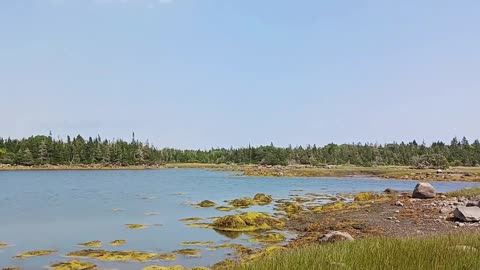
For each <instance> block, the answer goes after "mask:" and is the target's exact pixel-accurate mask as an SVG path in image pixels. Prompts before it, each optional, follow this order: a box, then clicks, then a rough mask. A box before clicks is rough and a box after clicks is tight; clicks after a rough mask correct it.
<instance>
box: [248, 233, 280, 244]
mask: <svg viewBox="0 0 480 270" xmlns="http://www.w3.org/2000/svg"><path fill="white" fill-rule="evenodd" d="M285 239H286V238H285V235H283V234H281V233H276V232H272V233H266V234H261V235H257V236H254V237H253V238H251V239H249V241H250V242H261V243H277V242H283V241H285Z"/></svg>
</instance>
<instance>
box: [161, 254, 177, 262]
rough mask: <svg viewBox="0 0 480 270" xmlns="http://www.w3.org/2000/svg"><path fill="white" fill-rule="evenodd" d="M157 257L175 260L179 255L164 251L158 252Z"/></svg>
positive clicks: (162, 259) (163, 259) (164, 259)
mask: <svg viewBox="0 0 480 270" xmlns="http://www.w3.org/2000/svg"><path fill="white" fill-rule="evenodd" d="M157 258H158V259H159V260H161V261H175V260H176V259H177V255H175V254H173V253H164V254H158V256H157Z"/></svg>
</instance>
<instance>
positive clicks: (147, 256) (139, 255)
mask: <svg viewBox="0 0 480 270" xmlns="http://www.w3.org/2000/svg"><path fill="white" fill-rule="evenodd" d="M65 256H66V257H76V258H90V259H95V260H100V261H124V262H125V261H136V262H146V261H152V260H155V259H158V256H159V254H157V253H148V252H141V251H108V250H101V249H86V250H79V251H74V252H70V253H68V254H67V255H65Z"/></svg>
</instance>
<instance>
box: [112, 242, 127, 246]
mask: <svg viewBox="0 0 480 270" xmlns="http://www.w3.org/2000/svg"><path fill="white" fill-rule="evenodd" d="M126 243H127V241H126V240H114V241H112V242H110V246H114V247H117V246H121V245H125V244H126Z"/></svg>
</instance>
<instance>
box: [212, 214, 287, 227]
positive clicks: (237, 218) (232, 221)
mask: <svg viewBox="0 0 480 270" xmlns="http://www.w3.org/2000/svg"><path fill="white" fill-rule="evenodd" d="M284 224H285V223H284V222H283V221H280V220H278V219H275V218H274V217H272V216H270V215H268V214H265V213H259V212H247V213H242V214H238V215H228V216H224V217H222V218H219V219H217V220H216V221H214V222H213V223H212V225H211V226H212V228H213V229H215V230H219V231H238V232H249V231H258V230H268V229H272V228H276V229H280V228H283V226H284Z"/></svg>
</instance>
